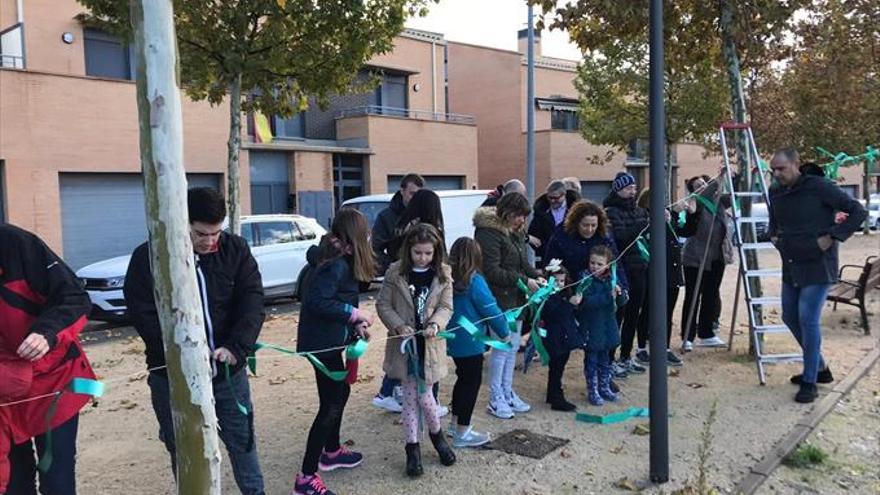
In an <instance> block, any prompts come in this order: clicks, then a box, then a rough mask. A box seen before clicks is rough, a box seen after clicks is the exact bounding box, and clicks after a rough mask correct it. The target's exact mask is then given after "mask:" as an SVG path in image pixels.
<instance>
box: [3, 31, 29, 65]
mask: <svg viewBox="0 0 880 495" xmlns="http://www.w3.org/2000/svg"><path fill="white" fill-rule="evenodd" d="M0 49H2V51H0V67H5V68H10V69H24V68H25V67H26V64H25V57H24V25H23V24H21V23H18V24H13V25H12V26H10V27H8V28H6V29H3V30H0Z"/></svg>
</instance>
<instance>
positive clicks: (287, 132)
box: [273, 112, 306, 138]
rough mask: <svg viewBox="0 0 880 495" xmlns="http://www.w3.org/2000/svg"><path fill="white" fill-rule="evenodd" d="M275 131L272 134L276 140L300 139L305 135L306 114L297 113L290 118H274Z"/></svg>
mask: <svg viewBox="0 0 880 495" xmlns="http://www.w3.org/2000/svg"><path fill="white" fill-rule="evenodd" d="M274 127H275V129H274V132H273V134H274V135H275V137H277V138H286V137H288V138H290V137H293V138H301V137H305V135H306V114H305V112H299V113H296V114H293V115H292V116H291V117H290V118H287V119H285V118H282V117H278V116H276V117H275V126H274Z"/></svg>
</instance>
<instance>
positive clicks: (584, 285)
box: [574, 275, 593, 296]
mask: <svg viewBox="0 0 880 495" xmlns="http://www.w3.org/2000/svg"><path fill="white" fill-rule="evenodd" d="M592 284H593V277H592V276H591V275H588V276H586V277H584V278H583V280H581V281H580V283H579V284H578V286H577V289H575V291H574V293H575V294H577V295H579V296H582V295H584V292H586V291H587V289H589V288H590V285H592Z"/></svg>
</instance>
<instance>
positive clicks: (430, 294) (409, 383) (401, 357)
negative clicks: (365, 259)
mask: <svg viewBox="0 0 880 495" xmlns="http://www.w3.org/2000/svg"><path fill="white" fill-rule="evenodd" d="M443 252H444V251H443V239H442V237H441V236H440V233H439V232H438V231H437V229H435V228H434V227H433V226H431V225H428V224H418V225H416V226H415V227H413V228H412V229H410V230H409V232H407V234H406V237H405V239H404V241H403V246H402V248H401V253H402V254H403V256H401V259H400V261H398V262H395V263H393V264H392V265H391V266H390V267H389V268H388V271H387V272H386V273H385V281H384V282H383V284H382V290H381V291H379V298H378V300H377V302H376V309H377V311H378V313H379V318H380V319H381V320H382V323H384V324H385V327H386V328H388V335H389V337H390V338H389V339H388V340H387V342H386V345H385V363H384V366H383V367H384V369H385V373H386V374H387V375H388V377H389V378H394V379H398V380H401V381H402V382H403V414H402V419H403V428H404V432H405V433H406V473H407V475H409V476H419V475H421V474H422V472H423V469H422V463H421V452H420V450H419V410H420V409H421V412H422V414H423V415H424V419H425V423H426V424H427V426H428V433H429V434H430V437H431V443H433V444H434V448H436V449H437V453H438V454H439V455H440V462H441V463H443V465H445V466H450V465H452V464H453V463H455V454H454V453H453V452H452V449H451V448H450V447H449V444H448V443H447V442H446V439H445V437H444V436H443V432H442V430H441V428H440V418H439V417H438V415H437V409H438V405H437V401H436V400H435V399H434V395H433V394H432V393H431V387H432V386H433V385H434V383H436V382H438V381H439V380H440V379H442V378H443V377H444V376H446V342H445V341H444V340H443V339H441V338H438V337H437V334H438V333H439V332H440V329H442V328H444V327H445V326H446V324H447V323H448V322H449V318H450V317H451V316H452V276H451V270H450V268H449V265H447V264H446V263H444V262H443Z"/></svg>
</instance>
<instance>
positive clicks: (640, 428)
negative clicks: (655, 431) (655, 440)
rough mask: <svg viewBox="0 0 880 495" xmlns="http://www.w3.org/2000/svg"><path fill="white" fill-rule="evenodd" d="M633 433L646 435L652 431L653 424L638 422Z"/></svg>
mask: <svg viewBox="0 0 880 495" xmlns="http://www.w3.org/2000/svg"><path fill="white" fill-rule="evenodd" d="M632 433H633V435H639V436H645V435H648V434H649V433H651V426H650V425H648V423H642V424H638V425H636V426H635V428H633V431H632Z"/></svg>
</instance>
